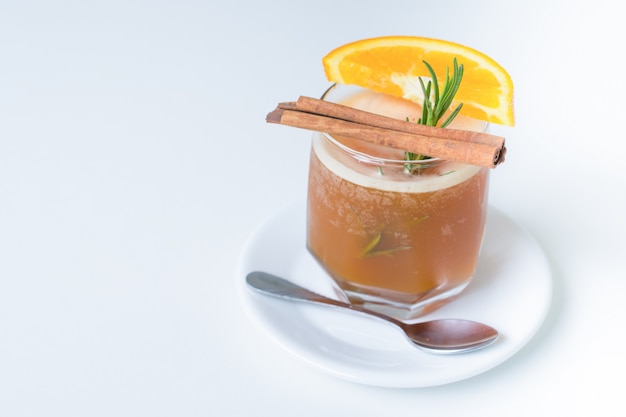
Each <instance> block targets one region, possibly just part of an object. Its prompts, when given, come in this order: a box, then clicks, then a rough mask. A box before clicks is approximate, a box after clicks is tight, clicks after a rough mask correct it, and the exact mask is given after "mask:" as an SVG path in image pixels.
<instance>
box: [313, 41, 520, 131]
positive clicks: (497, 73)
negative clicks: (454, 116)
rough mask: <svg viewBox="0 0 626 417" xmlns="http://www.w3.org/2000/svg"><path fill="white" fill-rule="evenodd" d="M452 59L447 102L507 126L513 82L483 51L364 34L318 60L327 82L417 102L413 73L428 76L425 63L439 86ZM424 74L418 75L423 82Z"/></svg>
mask: <svg viewBox="0 0 626 417" xmlns="http://www.w3.org/2000/svg"><path fill="white" fill-rule="evenodd" d="M454 58H456V59H457V62H458V63H459V65H460V64H463V67H464V73H463V80H462V82H461V86H460V88H459V90H458V92H457V94H456V96H455V99H454V103H453V106H456V105H457V104H458V103H463V108H462V110H461V114H464V115H466V116H469V117H473V118H475V119H479V120H485V121H487V122H491V123H498V124H502V125H506V126H513V125H514V124H515V118H514V114H513V82H512V80H511V77H510V76H509V74H508V73H507V71H506V70H505V69H504V68H502V67H501V66H500V65H499V64H498V63H497V62H496V61H494V60H493V59H491V58H490V57H488V56H487V55H485V54H483V53H481V52H479V51H476V50H474V49H472V48H468V47H466V46H463V45H460V44H456V43H453V42H448V41H443V40H438V39H431V38H422V37H414V36H386V37H380V38H371V39H364V40H360V41H356V42H352V43H349V44H346V45H344V46H341V47H339V48H337V49H335V50H333V51H331V52H330V53H329V54H328V55H326V56H325V57H324V59H323V61H322V62H323V64H324V71H325V72H326V76H327V78H328V79H329V81H332V82H336V83H339V84H353V85H357V86H360V87H363V88H367V89H370V90H373V91H377V92H380V93H386V94H390V95H393V96H396V97H402V98H404V99H407V100H410V101H414V102H417V103H419V104H421V103H422V101H423V94H422V90H421V87H420V83H419V80H418V78H419V77H427V78H429V77H430V73H429V72H428V69H427V68H426V66H425V65H424V63H423V61H426V62H428V63H429V64H430V65H431V66H432V68H433V70H434V71H435V74H436V75H437V77H442V79H439V80H438V81H439V84H440V85H441V86H443V83H444V81H445V79H444V77H445V74H446V70H447V69H448V68H449V70H448V71H449V74H450V76H451V75H452V65H453V61H454ZM426 81H427V79H426V78H425V79H424V82H426Z"/></svg>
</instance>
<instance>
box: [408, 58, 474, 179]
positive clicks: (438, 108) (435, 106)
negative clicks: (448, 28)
mask: <svg viewBox="0 0 626 417" xmlns="http://www.w3.org/2000/svg"><path fill="white" fill-rule="evenodd" d="M423 62H424V65H425V66H426V69H427V70H428V72H429V73H430V78H431V79H430V80H429V81H428V82H427V83H426V84H425V83H424V81H423V80H422V77H419V83H420V87H421V88H422V93H423V94H424V103H423V105H422V117H420V118H419V119H418V120H417V123H418V124H422V125H426V126H437V125H438V124H439V121H440V120H441V118H442V117H443V116H445V114H446V112H447V111H448V110H449V109H450V106H451V105H452V100H454V96H455V95H456V93H457V91H458V90H459V86H460V85H461V81H462V79H463V64H461V65H459V64H458V62H457V60H456V58H454V62H453V69H452V76H450V68H449V67H446V78H445V82H444V84H443V88H442V89H440V88H439V81H438V80H437V75H436V74H435V71H434V70H433V67H432V66H431V65H430V64H429V63H428V62H426V61H423ZM462 107H463V103H459V105H458V106H456V108H455V109H454V110H452V112H451V113H450V114H449V115H448V117H447V118H446V119H445V120H444V121H443V122H442V123H441V124H440V125H439V127H447V126H448V125H449V124H450V123H451V122H452V120H454V118H455V117H456V116H457V115H458V114H459V112H460V111H461V108H462ZM424 159H430V156H427V155H421V154H416V153H413V152H408V151H406V152H404V160H405V161H421V160H424ZM416 166H417V164H411V163H407V164H405V165H404V167H405V168H406V169H407V170H408V171H409V172H411V173H413V172H414V171H415V169H416Z"/></svg>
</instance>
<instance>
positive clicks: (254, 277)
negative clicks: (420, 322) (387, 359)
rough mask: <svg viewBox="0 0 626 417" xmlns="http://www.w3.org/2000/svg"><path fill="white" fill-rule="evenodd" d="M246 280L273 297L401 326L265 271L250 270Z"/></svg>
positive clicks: (391, 319) (390, 318)
mask: <svg viewBox="0 0 626 417" xmlns="http://www.w3.org/2000/svg"><path fill="white" fill-rule="evenodd" d="M246 281H247V283H248V285H250V287H252V288H254V289H255V290H257V291H259V292H261V293H264V294H268V295H272V296H274V297H279V298H284V299H288V300H295V301H307V302H311V303H317V304H326V305H329V306H333V307H340V308H347V309H349V310H352V311H356V312H359V313H364V314H368V315H371V316H375V317H378V318H380V319H383V320H387V321H389V322H391V323H393V324H395V325H397V326H400V327H402V323H401V322H399V321H397V320H396V319H394V318H392V317H389V316H386V315H384V314H380V313H377V312H375V311H371V310H366V309H364V308H361V307H358V306H355V305H352V304H349V303H345V302H343V301H338V300H333V299H332V298H328V297H324V296H323V295H320V294H317V293H315V292H313V291H310V290H307V289H306V288H302V287H300V286H299V285H296V284H294V283H293V282H290V281H287V280H285V279H282V278H280V277H277V276H275V275H272V274H268V273H267V272H261V271H254V272H250V273H249V274H248V276H247V277H246Z"/></svg>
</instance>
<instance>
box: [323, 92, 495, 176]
mask: <svg viewBox="0 0 626 417" xmlns="http://www.w3.org/2000/svg"><path fill="white" fill-rule="evenodd" d="M336 87H350V88H355V89H363V90H365V88H363V87H360V86H356V85H344V84H339V83H333V84H331V85H330V87H328V88H327V89H326V91H324V93H323V94H322V96H321V97H320V99H321V100H326V97H327V96H328V95H329V94H330V92H331V91H333V89H335V88H336ZM488 128H489V122H484V128H483V129H482V131H483V132H486V131H487V130H488ZM319 133H320V134H321V136H322V137H324V138H325V139H327V140H328V141H329V142H330V143H331V144H333V145H335V146H336V147H338V148H340V149H341V150H342V151H344V152H347V153H349V154H352V155H355V156H356V157H358V159H359V160H362V161H368V162H379V163H386V164H407V163H410V164H414V165H424V166H426V165H428V164H433V163H441V162H445V161H446V159H442V158H436V157H429V158H428V159H417V160H407V159H390V158H383V157H379V156H374V155H371V154H368V153H365V152H361V151H357V150H355V149H352V148H351V147H349V146H347V145H344V144H343V143H341V142H340V141H339V140H337V139H336V138H335V137H333V135H331V134H330V133H326V132H319ZM380 146H382V145H380ZM399 151H400V152H402V151H401V150H399Z"/></svg>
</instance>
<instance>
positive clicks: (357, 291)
mask: <svg viewBox="0 0 626 417" xmlns="http://www.w3.org/2000/svg"><path fill="white" fill-rule="evenodd" d="M324 99H325V100H329V101H334V102H338V103H341V104H345V105H348V106H350V107H354V108H358V109H361V110H366V111H370V112H373V113H379V114H383V115H385V116H390V117H395V118H398V119H402V120H407V121H408V122H415V120H416V119H417V118H418V117H419V115H420V114H421V111H422V110H421V107H420V106H419V105H418V104H416V103H414V102H410V101H407V100H404V99H400V98H395V97H392V96H389V95H386V94H381V93H375V92H372V91H370V90H366V89H361V88H358V87H348V86H345V85H339V86H338V85H335V86H334V87H332V88H331V89H330V90H329V91H328V92H327V93H326V94H325V96H324ZM486 126H487V123H486V122H483V121H478V120H474V119H470V118H467V117H462V116H459V117H457V118H456V119H455V120H454V122H453V124H452V125H451V126H450V127H452V128H455V129H464V130H474V131H484V130H485V129H486ZM489 171H490V170H489V169H488V168H481V167H477V166H472V165H465V164H461V163H457V162H451V161H444V160H438V159H425V160H418V161H407V160H405V159H404V158H403V152H402V151H399V150H395V149H390V148H385V147H380V146H377V145H372V144H367V143H365V142H363V141H359V140H355V139H350V138H345V137H332V136H330V135H328V134H325V133H316V134H315V135H314V137H313V141H312V148H311V155H310V169H309V184H308V203H307V247H308V249H309V251H310V252H311V253H312V254H313V256H314V257H315V258H316V260H317V261H318V262H319V263H320V264H321V266H322V267H323V268H324V269H325V270H326V272H327V273H328V274H329V275H330V277H332V279H333V280H334V281H335V283H336V284H337V285H338V286H339V287H340V288H341V289H342V290H343V292H345V294H346V295H347V296H348V297H349V298H350V300H351V302H353V303H355V304H361V305H365V306H366V307H369V308H372V309H375V310H378V311H384V312H386V313H389V314H392V315H394V316H396V317H398V318H400V319H402V320H406V321H410V320H412V319H415V318H417V317H419V316H420V315H423V314H424V313H426V312H428V311H430V310H431V309H434V308H436V307H438V306H440V305H441V304H443V303H445V302H447V301H449V300H451V299H453V298H454V297H455V296H457V295H458V294H459V293H460V292H461V291H462V290H463V289H464V288H465V287H466V286H467V285H468V283H469V282H470V280H471V279H472V277H473V275H474V272H475V270H476V264H477V260H478V255H479V252H480V247H481V243H482V240H483V234H484V230H485V222H486V217H487V194H488V193H487V191H488V182H489Z"/></svg>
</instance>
